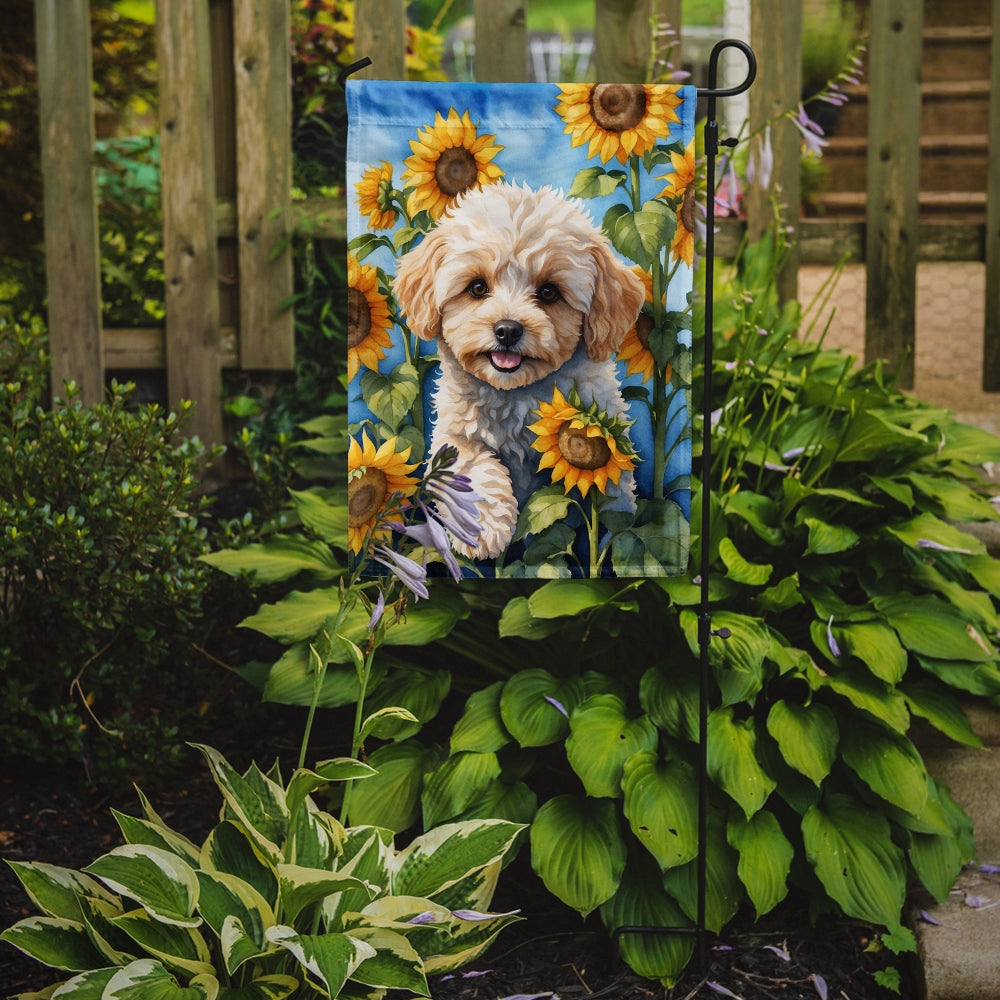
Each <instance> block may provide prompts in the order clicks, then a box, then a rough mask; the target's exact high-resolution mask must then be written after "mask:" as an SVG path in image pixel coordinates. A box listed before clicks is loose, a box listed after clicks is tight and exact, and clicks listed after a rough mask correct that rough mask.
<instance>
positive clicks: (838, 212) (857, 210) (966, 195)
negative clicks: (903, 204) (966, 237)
mask: <svg viewBox="0 0 1000 1000" xmlns="http://www.w3.org/2000/svg"><path fill="white" fill-rule="evenodd" d="M815 200H816V202H817V203H818V204H819V205H820V207H821V209H822V210H823V213H824V215H825V216H827V217H829V218H837V219H864V218H865V214H866V208H867V204H868V198H867V195H866V194H865V193H864V191H829V192H827V193H826V194H822V195H818V196H817V197H816V199H815ZM918 203H919V206H920V218H921V219H926V220H937V219H948V220H950V221H956V222H982V221H983V219H984V218H985V216H986V193H985V192H979V191H921V192H920V194H919V202H918Z"/></svg>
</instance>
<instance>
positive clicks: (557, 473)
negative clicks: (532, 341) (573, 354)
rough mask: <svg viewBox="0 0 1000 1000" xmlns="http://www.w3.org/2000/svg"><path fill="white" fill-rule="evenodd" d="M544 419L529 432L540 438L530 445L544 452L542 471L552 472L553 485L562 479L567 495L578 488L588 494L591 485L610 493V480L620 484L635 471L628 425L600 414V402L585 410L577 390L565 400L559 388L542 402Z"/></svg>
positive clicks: (627, 422)
mask: <svg viewBox="0 0 1000 1000" xmlns="http://www.w3.org/2000/svg"><path fill="white" fill-rule="evenodd" d="M532 412H533V413H537V414H538V415H539V417H541V419H540V420H537V421H536V422H535V423H533V424H531V425H530V426H529V427H528V430H529V431H531V432H532V433H533V434H534V435H535V436H536V437H535V440H534V441H533V442H532V444H531V447H532V448H534V449H535V451H540V452H541V453H542V457H541V460H540V461H539V463H538V471H539V472H541V471H542V470H543V469H551V470H552V482H553V483H557V482H559V480H563V483H564V489H563V492H564V493H569V491H570V490H571V489H572V488H573V487H574V486H576V487H577V488H578V489H579V490H580V492H581V493H582V494H583V495H584V496H586V495H587V492H588V490H589V489H590V487H591V486H595V485H596V486H597V488H598V489H599V490H600V491H601V492H602V493H605V492H607V484H608V480H609V479H610V480H611V482H612V483H615V484H616V485H617V483H618V480H619V478H620V477H621V474H622V472H623V471H625V470H628V469H634V468H635V453H634V452H633V451H632V445H631V443H630V442H629V439H628V436H627V434H626V430H627V428H628V427H629V425H630V421H625V420H623V419H622V418H621V417H612V416H610V415H609V414H608V413H607V412H606V411H604V410H601V411H598V409H597V403H596V402H595V403H593V404H592V405H591V406H590V407H589V408H588V409H586V410H584V409H583V403H582V402H581V401H580V396H579V395H578V393H577V391H576V389H573V390H572V391H571V392H570V394H569V399H568V400H567V399H566V398H565V397H564V396H563V394H562V393H561V392H560V391H559V390H558V389H556V390H555V391H554V393H553V396H552V402H551V403H539V407H538V409H537V410H533V411H532Z"/></svg>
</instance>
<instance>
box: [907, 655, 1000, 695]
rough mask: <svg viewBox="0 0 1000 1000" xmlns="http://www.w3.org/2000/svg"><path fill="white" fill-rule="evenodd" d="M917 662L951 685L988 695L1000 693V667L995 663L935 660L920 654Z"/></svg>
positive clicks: (961, 689) (971, 692)
mask: <svg viewBox="0 0 1000 1000" xmlns="http://www.w3.org/2000/svg"><path fill="white" fill-rule="evenodd" d="M917 662H918V663H919V664H920V666H921V667H923V669H924V670H926V671H927V673H929V674H931V675H932V676H933V677H936V678H938V680H940V681H943V682H944V683H945V684H947V685H948V686H949V687H953V688H958V689H959V690H960V691H968V692H969V693H970V694H976V695H984V696H987V697H992V696H993V695H998V694H1000V669H998V668H997V666H996V665H995V664H993V663H970V662H969V661H968V660H958V661H954V660H935V659H934V658H933V657H930V656H918V657H917Z"/></svg>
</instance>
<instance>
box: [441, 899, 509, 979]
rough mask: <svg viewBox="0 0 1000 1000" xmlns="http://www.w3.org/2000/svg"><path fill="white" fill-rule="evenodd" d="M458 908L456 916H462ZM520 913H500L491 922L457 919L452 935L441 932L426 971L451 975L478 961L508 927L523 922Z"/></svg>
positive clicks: (451, 931) (490, 919)
mask: <svg viewBox="0 0 1000 1000" xmlns="http://www.w3.org/2000/svg"><path fill="white" fill-rule="evenodd" d="M462 912H463V911H462V910H461V909H456V910H455V911H454V913H462ZM520 919H521V917H519V916H518V915H517V913H516V912H512V913H500V914H497V915H495V916H491V917H489V918H488V919H482V918H479V917H477V918H476V919H475V920H462V919H459V918H457V917H456V918H454V920H453V923H452V925H451V929H450V932H449V933H448V936H447V937H445V933H444V932H441V935H440V939H439V944H438V945H437V947H436V948H435V949H434V950H433V951H432V952H431V953H430V954H429V955H427V957H426V958H425V960H424V971H425V972H426V973H428V974H430V973H442V972H451V971H452V970H454V969H458V968H460V967H461V966H463V965H467V964H468V963H469V962H471V961H473V960H474V959H476V958H478V957H479V956H480V955H481V954H482V953H483V952H484V951H486V949H487V948H488V947H489V946H490V944H492V942H493V939H494V938H495V937H496V936H497V934H499V933H500V931H502V930H503V929H504V928H505V927H507V926H509V925H510V924H512V923H515V922H517V921H518V920H520Z"/></svg>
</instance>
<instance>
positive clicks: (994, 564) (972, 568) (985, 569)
mask: <svg viewBox="0 0 1000 1000" xmlns="http://www.w3.org/2000/svg"><path fill="white" fill-rule="evenodd" d="M963 561H964V563H965V568H966V569H967V570H968V571H969V572H970V573H971V574H972V576H973V578H974V579H975V581H976V583H978V584H979V586H980V587H982V588H983V589H985V590H987V591H989V593H991V594H992V595H993V596H994V597H1000V559H994V558H993V556H989V555H983V556H974V557H973V558H971V559H965V560H963Z"/></svg>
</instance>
